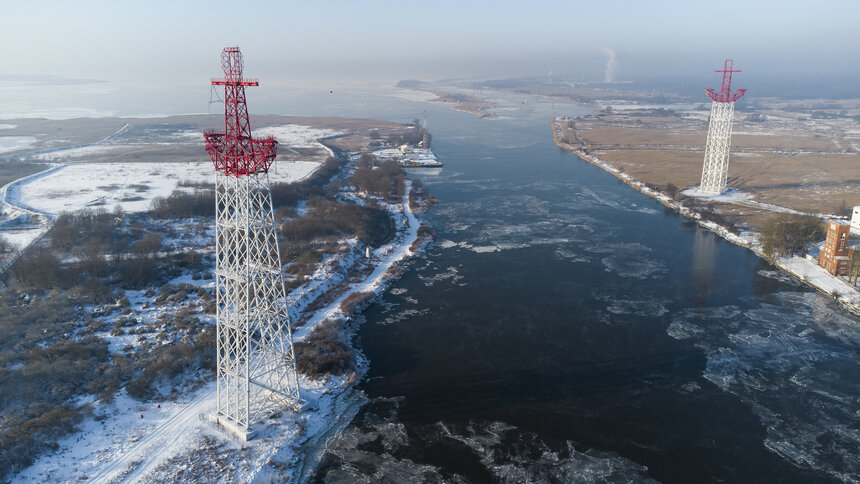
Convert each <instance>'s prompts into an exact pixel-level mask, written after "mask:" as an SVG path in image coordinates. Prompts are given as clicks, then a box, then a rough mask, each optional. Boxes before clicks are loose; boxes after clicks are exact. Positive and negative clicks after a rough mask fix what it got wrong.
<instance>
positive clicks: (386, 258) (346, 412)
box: [13, 182, 420, 482]
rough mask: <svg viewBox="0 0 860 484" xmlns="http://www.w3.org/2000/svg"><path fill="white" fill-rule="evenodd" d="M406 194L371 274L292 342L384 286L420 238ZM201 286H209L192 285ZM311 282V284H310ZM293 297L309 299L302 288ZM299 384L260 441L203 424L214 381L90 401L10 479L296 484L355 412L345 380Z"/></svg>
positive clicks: (210, 408) (211, 406)
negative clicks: (155, 395) (74, 429)
mask: <svg viewBox="0 0 860 484" xmlns="http://www.w3.org/2000/svg"><path fill="white" fill-rule="evenodd" d="M410 190H411V184H409V183H408V182H407V186H406V190H405V194H404V197H403V201H402V205H392V206H390V208H389V209H390V210H391V211H392V215H394V216H395V220H397V227H398V235H397V236H396V237H395V239H394V240H393V241H391V242H390V243H389V244H387V245H385V246H382V247H380V248H378V249H376V250H375V251H374V252H373V256H372V258H371V261H372V263H373V264H375V266H376V267H375V269H374V271H373V272H372V273H371V274H370V275H368V276H367V277H366V278H365V279H364V280H363V281H360V282H357V283H353V284H351V285H350V287H349V289H348V290H347V291H346V292H345V293H343V294H341V295H340V296H339V297H338V298H336V299H335V300H333V301H332V302H330V303H329V304H328V305H327V306H325V307H324V308H322V309H320V310H318V311H316V312H315V313H314V315H313V316H312V317H311V318H310V319H309V320H308V322H307V323H306V324H305V325H304V326H302V327H301V328H299V330H297V331H296V332H295V334H294V340H295V341H301V340H302V339H304V338H305V337H306V336H307V335H308V334H310V332H311V331H312V330H313V329H314V328H315V327H316V326H317V325H318V324H320V323H321V322H323V321H325V320H326V319H330V318H342V317H344V315H343V314H342V312H341V309H340V305H341V303H342V302H343V300H344V299H346V298H347V297H349V296H350V295H351V294H353V293H356V292H368V291H373V292H376V293H378V292H379V291H381V290H383V289H384V287H385V283H386V280H387V278H386V276H387V274H388V272H389V270H390V269H391V268H392V266H393V265H394V264H396V263H398V262H399V261H401V260H403V259H404V258H407V257H410V256H411V255H412V251H411V248H410V247H411V246H412V244H413V243H414V242H415V240H416V239H417V237H418V228H419V226H420V222H419V221H418V219H417V217H416V216H415V214H414V213H413V212H412V210H411V209H410V207H409V200H408V194H409V192H410ZM400 213H402V215H398V214H400ZM353 252H354V251H353ZM349 254H351V252H350V253H348V254H347V256H345V257H349ZM348 265H349V264H347V266H348ZM347 270H348V267H346V266H344V267H341V268H340V272H339V273H338V274H330V273H329V272H331V271H330V270H329V271H328V272H326V271H323V272H324V273H321V274H319V276H321V277H326V278H327V280H326V281H323V283H324V284H323V285H324V286H325V288H326V289H330V288H331V286H332V284H330V283H329V281H328V279H332V280H335V281H342V280H343V276H344V274H345V272H346V271H347ZM336 276H338V277H336ZM185 282H188V281H185ZM202 283H207V284H211V282H208V281H200V282H199V284H202ZM309 285H310V286H313V285H314V281H311V283H310V284H309ZM317 285H319V284H317ZM298 292H299V294H303V295H305V296H306V297H316V294H311V293H310V292H309V291H307V290H304V289H299V291H298ZM130 299H131V300H132V304H133V305H134V306H135V307H137V306H140V305H141V304H142V299H140V298H138V297H136V296H134V295H133V294H132V297H130ZM296 303H297V301H292V304H296ZM301 386H302V396H303V399H304V400H305V401H306V402H307V403H308V404H309V405H308V409H307V410H305V411H304V412H302V413H300V414H296V413H292V412H286V413H285V414H283V415H280V416H277V417H275V418H271V419H269V420H268V421H267V422H266V423H265V425H264V426H262V427H260V428H259V429H258V437H257V438H255V439H254V440H252V441H250V442H247V443H245V444H240V443H238V442H236V441H235V440H233V439H232V438H231V437H229V435H228V434H226V433H225V432H222V431H221V430H219V429H218V428H217V427H215V426H214V424H211V423H209V421H208V420H207V419H206V418H204V417H205V415H207V414H210V413H212V412H213V411H214V404H215V387H214V384H211V383H210V384H207V385H205V386H204V387H202V388H201V389H199V390H198V391H196V392H194V393H193V394H190V395H186V396H184V397H182V398H180V399H178V400H177V401H175V402H160V403H159V402H152V403H146V404H141V403H140V402H137V401H136V400H134V399H132V398H130V397H128V396H127V395H126V394H125V392H124V391H121V392H119V393H118V394H117V398H116V400H115V401H114V402H113V403H102V402H95V404H94V410H93V416H92V417H90V418H88V419H87V420H86V421H85V422H84V423H83V424H82V425H81V427H82V430H81V431H80V432H78V433H76V434H74V435H71V436H69V437H67V438H65V439H62V440H61V441H59V450H58V451H56V452H54V453H52V454H50V455H46V456H44V457H42V458H40V459H39V460H38V461H37V462H36V463H35V464H34V465H32V466H31V467H29V468H27V469H26V470H25V471H23V472H21V473H20V474H18V475H16V476H15V477H14V479H13V482H69V481H76V480H81V479H84V478H86V480H87V482H153V481H158V480H161V479H178V480H182V476H186V477H188V478H192V477H193V478H195V479H202V480H205V481H219V480H223V479H227V480H236V481H238V482H251V481H261V480H262V481H264V482H268V481H271V482H283V481H290V482H297V481H299V480H301V479H302V476H303V475H305V474H304V471H305V470H306V469H309V467H308V466H309V465H310V466H312V465H313V462H305V460H306V459H310V460H313V459H314V458H315V456H316V455H317V454H318V452H315V451H314V449H316V448H318V447H320V448H321V446H323V445H324V443H325V440H326V438H327V436H328V435H330V434H331V433H333V432H335V431H336V430H337V429H338V428H340V427H342V426H343V425H345V424H346V423H348V422H349V420H350V419H351V418H352V415H354V414H355V412H356V411H357V410H358V405H357V404H356V403H355V399H354V398H352V397H351V396H350V393H349V391H348V388H349V381H348V379H347V378H346V377H333V378H328V379H326V380H323V381H311V380H307V379H306V378H302V381H301ZM159 404H160V405H161V407H160V408H159V407H158V405H159ZM302 446H304V447H305V448H304V449H302ZM308 447H311V449H310V450H308ZM225 453H227V454H230V456H231V458H230V459H229V462H227V463H225V464H224V466H226V467H221V468H219V467H215V466H204V468H203V469H200V468H198V467H197V466H198V465H199V462H201V461H202V462H210V461H215V462H220V461H218V457H219V456H223V455H224V454H225ZM308 456H310V457H308ZM207 458H208V459H209V460H207ZM222 463H223V462H222ZM278 467H280V469H281V470H280V471H278V470H277V469H278ZM185 472H188V474H185ZM84 476H86V477H84Z"/></svg>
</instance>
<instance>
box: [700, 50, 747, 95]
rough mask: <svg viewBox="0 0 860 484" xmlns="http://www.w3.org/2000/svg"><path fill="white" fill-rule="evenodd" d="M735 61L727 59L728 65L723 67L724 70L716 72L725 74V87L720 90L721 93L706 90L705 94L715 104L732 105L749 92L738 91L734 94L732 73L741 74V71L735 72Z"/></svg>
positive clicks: (744, 90)
mask: <svg viewBox="0 0 860 484" xmlns="http://www.w3.org/2000/svg"><path fill="white" fill-rule="evenodd" d="M734 63H735V61H733V60H731V59H726V63H725V64H724V65H723V70H715V71H714V72H722V73H723V85H722V87H721V88H720V92H714V90H713V89H705V93H706V94H707V95H708V97H709V98H711V99H712V100H713V101H714V102H718V103H732V102H735V101H737V100H738V99H740V98H741V96H743V95H744V93H746V92H747V90H746V89H738V90H737V91H735V93H734V94H732V72H741V70H740V69H737V70H733V69H732V67H733V66H734Z"/></svg>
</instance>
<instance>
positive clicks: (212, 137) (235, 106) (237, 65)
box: [203, 47, 278, 177]
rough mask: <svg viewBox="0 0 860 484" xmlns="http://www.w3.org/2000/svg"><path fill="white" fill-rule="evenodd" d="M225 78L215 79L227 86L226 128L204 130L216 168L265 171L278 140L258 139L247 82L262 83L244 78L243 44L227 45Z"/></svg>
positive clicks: (223, 62)
mask: <svg viewBox="0 0 860 484" xmlns="http://www.w3.org/2000/svg"><path fill="white" fill-rule="evenodd" d="M221 67H222V68H223V69H224V78H223V79H212V85H213V86H224V131H223V132H207V133H204V134H203V137H204V138H205V140H206V152H207V153H209V157H210V158H211V159H212V163H213V164H214V165H215V170H216V171H219V172H221V173H223V174H224V175H229V176H237V177H238V176H243V175H250V174H252V173H259V172H262V173H265V172H268V171H269V166H271V164H272V162H273V161H274V160H275V156H276V155H277V149H278V141H277V140H276V139H275V138H273V137H271V136H270V137H268V138H265V139H254V138H252V137H251V123H250V122H249V121H248V106H247V104H246V103H245V86H259V85H260V82H259V81H258V80H257V79H244V78H242V69H243V67H244V62H243V61H242V53H241V52H240V51H239V47H225V48H224V51H223V52H222V53H221Z"/></svg>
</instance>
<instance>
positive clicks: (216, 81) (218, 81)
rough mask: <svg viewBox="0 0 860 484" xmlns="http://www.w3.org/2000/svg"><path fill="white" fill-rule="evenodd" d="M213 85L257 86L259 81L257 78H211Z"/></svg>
mask: <svg viewBox="0 0 860 484" xmlns="http://www.w3.org/2000/svg"><path fill="white" fill-rule="evenodd" d="M212 85H213V86H259V85H260V81H259V80H257V79H238V80H235V81H231V80H229V79H225V78H223V77H221V78H214V77H213V78H212Z"/></svg>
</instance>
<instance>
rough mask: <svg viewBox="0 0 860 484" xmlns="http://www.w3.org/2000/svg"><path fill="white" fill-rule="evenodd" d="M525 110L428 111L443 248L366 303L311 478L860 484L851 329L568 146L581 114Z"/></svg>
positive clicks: (818, 299) (854, 331)
mask: <svg viewBox="0 0 860 484" xmlns="http://www.w3.org/2000/svg"><path fill="white" fill-rule="evenodd" d="M532 101H533V100H528V102H527V103H526V104H522V103H521V102H520V101H519V100H508V102H507V104H506V106H507V107H508V108H509V111H504V109H505V105H503V106H502V107H501V109H500V110H498V111H497V113H498V114H500V116H499V119H495V120H488V119H483V120H479V119H475V118H473V117H471V116H469V115H465V114H461V113H455V112H452V111H448V110H447V109H445V107H443V106H438V107H437V106H432V107H431V121H432V124H431V131H432V133H433V136H434V138H433V147H434V151H435V152H436V153H437V155H438V157H439V158H440V159H441V160H442V161H443V162H444V163H445V168H444V170H443V172H442V174H441V175H439V176H435V177H432V176H428V177H425V178H424V182H425V183H427V184H428V185H429V187H430V190H431V191H432V193H433V194H434V195H435V196H436V197H437V199H438V200H439V205H438V207H436V208H435V209H433V210H432V211H431V212H430V213H429V214H428V219H429V221H430V222H431V223H432V225H433V226H434V228H435V229H436V232H437V237H438V238H437V241H436V243H435V244H434V245H433V246H432V247H431V249H430V250H429V253H428V254H427V255H426V257H425V258H423V259H421V260H418V261H416V262H415V263H414V264H413V266H412V269H411V270H410V271H409V272H407V274H406V275H405V276H404V277H403V278H402V279H400V280H399V281H398V282H397V283H395V284H394V286H393V287H392V288H391V290H390V291H389V292H388V293H387V294H386V295H385V296H384V297H383V298H382V299H381V300H380V301H379V302H378V303H376V304H374V305H372V306H371V307H369V308H368V309H367V310H366V311H365V315H364V316H365V318H366V322H365V323H364V324H363V325H362V326H361V328H360V330H359V332H358V336H357V338H356V344H357V346H358V347H359V348H361V350H362V351H363V353H364V354H365V355H366V356H367V357H368V358H369V360H370V370H369V372H368V374H367V376H366V378H365V380H364V381H363V382H362V383H361V384H360V388H361V389H362V390H363V391H364V392H366V394H367V395H368V396H369V400H368V402H367V404H366V405H365V406H364V408H363V409H362V410H361V411H360V412H359V414H358V415H357V416H356V418H355V419H354V420H353V422H352V423H351V424H350V425H349V426H348V427H347V428H346V429H345V430H344V431H342V432H341V433H340V434H339V435H338V436H337V437H335V438H334V439H332V440H331V441H330V443H329V449H328V451H327V452H326V453H325V455H324V457H323V459H322V463H321V466H320V468H319V470H318V473H317V478H318V479H320V480H324V481H344V482H353V481H365V482H377V481H379V480H380V479H382V478H388V479H391V480H392V481H395V482H406V481H413V482H421V481H434V480H446V481H454V482H456V481H472V482H482V481H499V480H505V481H511V482H524V481H534V482H539V481H556V482H583V481H585V482H587V481H594V480H612V481H616V480H632V481H645V480H648V479H655V480H658V481H663V482H701V481H716V480H727V481H730V482H739V481H745V482H750V481H757V482H762V481H768V482H770V481H786V482H813V481H815V482H820V481H849V482H850V481H857V480H858V479H860V477H858V476H860V462H858V455H860V418H858V417H860V395H859V394H860V392H858V389H860V358H858V342H860V332H858V327H860V323H858V320H857V318H855V317H853V316H851V315H850V314H848V313H846V312H845V311H843V310H842V309H841V308H840V307H839V306H838V305H836V304H834V303H833V302H832V301H831V300H830V299H829V298H827V297H825V296H823V295H820V294H818V293H816V292H814V291H811V290H809V289H808V288H806V287H804V286H802V285H800V284H798V283H796V282H793V281H792V280H791V279H790V278H788V277H786V276H784V275H782V274H780V273H779V272H777V271H776V270H774V269H773V268H772V267H770V266H769V265H768V264H766V263H764V262H763V261H762V260H760V259H759V258H757V257H756V256H755V255H753V254H752V253H750V252H749V251H747V250H745V249H741V248H738V247H735V246H733V245H731V244H729V243H727V242H725V241H723V240H722V239H720V238H719V237H717V236H716V235H714V234H713V233H710V232H707V231H704V230H702V229H700V228H698V227H697V226H695V225H694V224H691V223H689V222H686V221H684V220H683V219H682V218H680V217H679V216H677V215H675V214H674V213H667V212H666V211H664V209H663V207H662V206H661V205H659V204H657V203H656V202H654V201H652V200H651V199H649V198H647V197H645V196H643V195H641V194H639V193H637V192H634V191H633V190H632V189H630V188H628V187H627V186H626V185H623V184H621V183H620V182H618V181H617V180H616V179H615V178H613V177H612V176H610V175H608V174H606V173H604V172H603V171H601V170H599V169H597V168H595V167H593V166H591V165H588V164H586V163H584V162H582V161H580V160H578V159H577V158H576V157H575V156H574V155H572V154H570V153H566V152H562V151H561V150H559V149H558V148H557V147H556V146H555V145H554V144H553V141H552V133H551V130H550V124H549V123H550V120H549V118H550V115H551V114H554V113H553V111H559V114H573V113H572V111H575V110H577V109H578V110H580V111H582V110H583V108H581V107H576V106H565V107H563V108H562V107H560V106H558V105H550V104H535V103H533V102H532ZM398 103H399V104H397V103H395V105H396V108H392V107H391V106H386V107H385V108H380V111H384V112H383V113H382V114H378V113H374V112H364V115H365V116H369V117H373V116H383V115H386V114H385V113H389V115H390V117H391V118H393V119H398V120H401V119H399V118H400V117H403V116H404V113H406V112H408V110H409V109H414V108H412V104H413V103H407V102H406V101H398ZM414 106H417V109H424V108H426V107H427V105H426V104H419V103H414ZM366 107H367V106H364V108H366ZM359 108H361V107H359V106H356V109H359ZM386 109H387V110H388V111H386ZM391 113H393V114H391ZM415 117H417V116H415ZM407 119H408V118H407Z"/></svg>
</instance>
